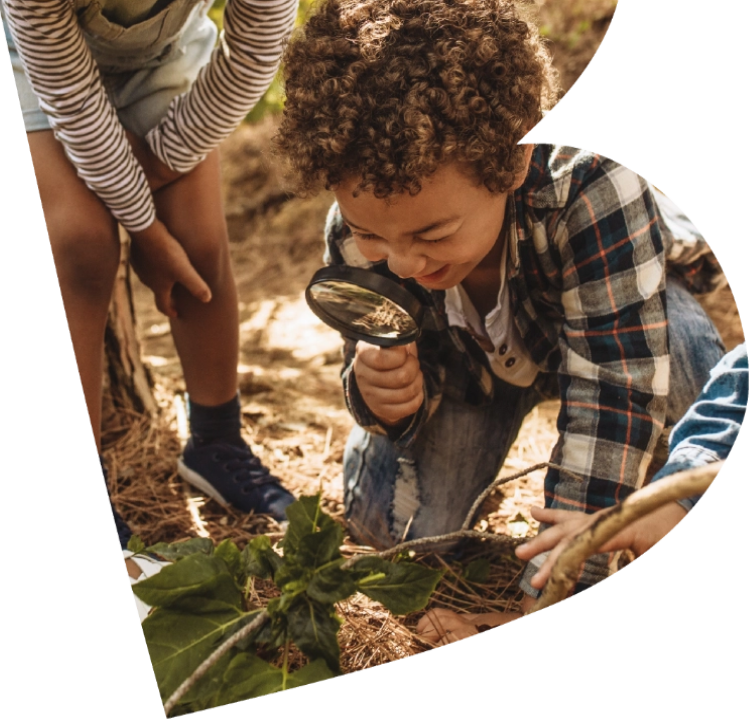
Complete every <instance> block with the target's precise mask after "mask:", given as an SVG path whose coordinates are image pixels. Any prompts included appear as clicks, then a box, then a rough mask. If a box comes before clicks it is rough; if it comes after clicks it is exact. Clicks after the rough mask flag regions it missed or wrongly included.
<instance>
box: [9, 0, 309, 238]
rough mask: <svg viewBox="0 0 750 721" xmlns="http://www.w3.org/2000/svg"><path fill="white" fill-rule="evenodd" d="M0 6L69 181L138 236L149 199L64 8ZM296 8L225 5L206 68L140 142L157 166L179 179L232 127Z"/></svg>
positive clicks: (261, 0)
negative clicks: (81, 185) (78, 181)
mask: <svg viewBox="0 0 750 721" xmlns="http://www.w3.org/2000/svg"><path fill="white" fill-rule="evenodd" d="M2 3H3V9H4V12H5V17H6V20H7V22H8V26H9V29H10V31H11V34H12V36H13V39H14V42H15V45H16V49H17V51H18V54H19V56H20V58H21V61H22V63H23V66H24V69H25V71H26V75H27V77H28V80H29V83H30V84H31V87H32V88H33V90H34V92H35V94H36V95H37V97H38V99H39V105H40V107H41V108H42V110H43V111H44V112H45V114H46V115H47V116H48V118H49V120H50V125H51V126H52V129H53V131H54V132H55V137H56V138H57V139H58V140H59V141H60V142H61V143H62V144H63V146H64V148H65V151H66V153H67V155H68V157H69V158H70V160H71V162H72V163H73V165H74V166H75V168H76V170H77V172H78V174H79V176H80V177H81V178H82V179H83V181H84V182H85V183H86V185H87V186H88V187H89V188H90V189H91V190H92V191H93V192H95V193H96V194H97V196H98V197H99V198H101V200H102V201H103V202H104V203H105V204H106V205H107V207H108V208H109V209H110V211H111V212H112V215H113V216H114V217H115V218H116V219H117V220H118V221H119V222H120V223H121V224H122V225H123V226H124V227H125V228H126V229H127V230H129V231H132V232H137V231H140V230H144V229H145V228H147V227H148V226H149V225H151V223H153V221H154V219H155V217H156V211H155V208H154V203H153V199H152V196H151V192H150V190H149V187H148V183H147V181H146V177H145V174H144V172H143V169H142V168H141V166H140V165H139V163H138V162H137V160H136V159H135V156H134V155H133V153H132V151H131V149H130V145H129V143H128V141H127V138H126V136H125V131H124V129H123V127H122V125H121V123H120V121H119V120H118V117H117V112H116V110H115V109H114V107H113V106H112V104H111V103H110V101H109V99H108V97H107V93H106V90H105V88H104V85H103V83H102V78H101V75H100V73H99V69H98V67H97V65H96V62H95V61H94V58H93V56H92V54H91V52H90V50H89V48H88V46H87V44H86V40H85V38H84V34H83V32H82V30H81V28H80V26H79V23H78V19H77V16H76V14H75V12H74V8H73V3H72V2H71V0H2ZM296 8H297V0H228V3H227V8H226V11H225V16H224V31H223V34H222V38H221V42H220V43H219V45H218V46H217V47H216V48H215V49H214V51H213V54H212V56H211V60H210V62H209V63H208V64H207V65H206V66H204V67H203V68H202V69H201V71H200V74H199V75H198V78H197V79H196V81H195V83H193V85H192V87H191V88H190V90H189V91H188V92H186V93H184V94H182V95H179V96H177V97H176V98H175V99H174V100H173V101H172V103H171V105H170V106H169V109H168V112H167V114H166V116H165V117H164V118H163V119H162V120H161V122H159V124H158V125H157V126H156V127H154V128H153V129H152V130H151V131H150V132H149V133H148V135H147V136H146V139H147V141H148V143H149V146H150V147H151V149H152V151H153V152H154V153H155V155H156V156H157V157H158V158H159V159H160V160H161V161H162V162H164V163H165V164H166V165H167V166H169V167H170V168H171V169H172V170H175V171H177V172H180V173H187V172H188V171H190V170H191V169H192V168H194V167H195V166H196V165H197V164H198V163H200V162H201V161H202V160H203V159H204V158H205V157H206V155H208V153H209V152H211V151H212V150H213V149H214V148H216V146H217V145H218V144H219V143H220V142H221V141H222V140H223V139H224V138H225V137H227V136H228V135H229V134H230V133H231V132H232V130H234V128H236V127H237V125H238V124H239V123H240V122H241V120H242V119H243V118H244V117H245V115H246V114H247V113H248V112H249V111H250V109H251V108H252V107H253V106H254V105H255V103H256V102H257V101H258V100H259V99H260V97H261V96H262V95H263V93H264V92H265V90H266V88H267V87H268V86H269V84H270V83H271V80H272V79H273V76H274V74H275V73H276V70H277V68H278V64H279V60H280V57H281V52H282V47H283V43H284V41H285V39H286V38H287V36H288V35H289V33H290V32H291V30H292V28H293V26H294V19H295V15H296Z"/></svg>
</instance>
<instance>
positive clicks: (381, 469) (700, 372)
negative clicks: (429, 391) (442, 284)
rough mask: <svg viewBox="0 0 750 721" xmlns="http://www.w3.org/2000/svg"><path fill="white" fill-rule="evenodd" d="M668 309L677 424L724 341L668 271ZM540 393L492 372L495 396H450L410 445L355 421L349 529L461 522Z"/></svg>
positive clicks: (347, 494) (347, 492)
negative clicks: (477, 399) (478, 400)
mask: <svg viewBox="0 0 750 721" xmlns="http://www.w3.org/2000/svg"><path fill="white" fill-rule="evenodd" d="M667 315H668V318H669V344H670V356H671V362H670V394H669V400H668V410H667V426H672V425H674V424H675V423H676V422H677V421H678V420H679V419H680V418H681V417H682V416H683V415H684V414H685V413H686V412H687V410H688V408H689V407H690V405H691V404H692V403H693V401H694V400H695V399H696V398H697V396H698V394H699V393H700V391H701V389H702V388H703V386H704V384H705V383H706V381H707V380H708V377H709V373H710V371H711V369H712V368H713V367H714V366H715V365H716V364H717V363H718V361H719V360H720V359H721V357H722V356H723V355H724V345H723V343H722V341H721V338H720V336H719V334H718V332H717V330H716V328H715V327H714V325H713V323H712V322H711V320H710V319H709V318H708V316H707V315H706V314H705V312H704V311H703V309H702V308H701V306H700V305H699V304H698V302H697V301H696V300H695V298H693V296H692V295H691V294H690V293H689V291H688V290H686V288H685V287H684V286H683V285H682V283H681V282H680V281H678V280H676V279H673V278H671V277H668V278H667ZM541 400H543V397H542V395H541V393H540V392H539V390H538V389H537V388H536V387H535V386H534V385H532V386H531V387H529V388H519V387H516V386H512V385H509V384H508V383H505V382H504V381H502V380H500V379H499V378H495V395H494V398H493V400H492V402H491V403H490V404H489V405H485V406H471V405H468V404H466V403H462V402H458V401H454V400H451V399H448V398H443V400H442V401H441V403H440V407H439V408H438V410H437V411H436V412H435V415H434V416H433V417H432V418H431V419H430V421H429V422H428V424H427V425H426V426H425V427H424V429H423V430H422V432H421V434H420V436H419V437H418V438H417V440H416V442H415V443H414V445H413V446H412V447H411V448H409V449H408V450H404V449H397V448H396V447H395V445H394V444H393V443H392V442H391V441H390V440H389V439H388V438H387V437H385V436H380V435H373V434H370V433H367V432H365V431H364V430H362V429H361V428H360V427H358V426H355V428H354V429H353V430H352V432H351V434H350V436H349V440H348V442H347V445H346V450H345V452H344V503H345V508H346V520H347V523H348V525H349V529H350V532H351V534H352V535H353V536H354V537H355V538H356V539H357V540H358V541H360V542H361V543H366V544H368V545H371V546H374V547H376V548H388V547H390V546H392V545H394V544H395V543H398V542H400V541H401V540H402V538H404V534H405V532H406V531H407V526H408V532H407V533H406V536H405V537H406V538H407V539H409V538H423V537H426V536H435V535H440V534H444V533H449V532H451V531H456V530H458V529H459V528H460V527H461V524H462V523H463V520H464V518H465V517H466V514H467V513H468V512H469V509H470V508H471V505H472V503H473V502H474V500H475V499H476V497H477V496H478V495H479V494H480V493H481V492H482V491H483V490H484V489H485V488H486V487H487V486H488V485H489V484H490V483H492V481H493V480H494V479H495V478H496V477H497V474H498V472H499V471H500V469H501V468H502V465H503V463H504V461H505V457H506V456H507V455H508V451H509V450H510V448H511V446H512V445H513V442H514V441H515V439H516V436H517V435H518V431H519V429H520V427H521V424H522V423H523V420H524V418H525V416H526V414H527V413H529V411H531V410H532V409H533V408H534V406H535V405H537V403H539V402H540V401H541ZM410 519H411V523H409V521H410Z"/></svg>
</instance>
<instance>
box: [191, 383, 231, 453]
mask: <svg viewBox="0 0 750 721" xmlns="http://www.w3.org/2000/svg"><path fill="white" fill-rule="evenodd" d="M188 417H189V418H190V432H191V433H192V435H193V438H195V439H196V440H197V441H199V442H202V443H210V442H212V441H217V440H222V441H227V442H229V443H235V444H236V443H242V436H241V435H240V428H241V427H242V421H241V420H240V394H239V393H238V394H237V395H236V396H235V397H234V398H232V400H230V401H227V402H226V403H222V404H221V405H219V406H202V405H201V404H200V403H196V402H195V401H193V400H191V399H190V398H189V397H188Z"/></svg>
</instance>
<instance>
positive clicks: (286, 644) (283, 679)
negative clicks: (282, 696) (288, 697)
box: [281, 636, 289, 691]
mask: <svg viewBox="0 0 750 721" xmlns="http://www.w3.org/2000/svg"><path fill="white" fill-rule="evenodd" d="M288 667H289V636H285V637H284V662H283V663H282V665H281V690H282V691H286V679H287V677H288V676H289V668H288Z"/></svg>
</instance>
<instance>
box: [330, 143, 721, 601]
mask: <svg viewBox="0 0 750 721" xmlns="http://www.w3.org/2000/svg"><path fill="white" fill-rule="evenodd" d="M657 195H659V205H658V206H657V203H656V202H655V199H656V197H657ZM508 212H509V213H510V223H509V228H510V230H509V243H510V262H509V263H508V269H507V273H508V275H507V282H508V284H509V288H510V299H511V308H512V313H513V317H514V319H515V322H516V325H517V327H518V329H519V331H520V334H521V336H522V338H523V341H524V343H525V344H526V347H527V349H528V350H529V352H530V354H531V356H532V358H533V360H534V362H535V363H536V364H537V365H538V366H539V367H540V368H541V369H542V371H543V373H542V374H540V376H539V378H538V379H537V386H538V387H539V388H540V390H542V392H543V393H545V394H546V395H548V396H551V395H552V394H551V393H550V390H551V389H554V390H552V393H555V394H559V399H560V401H561V409H560V413H559V416H558V420H557V429H558V431H559V434H560V435H559V438H558V441H557V443H556V445H555V447H554V449H553V450H552V454H551V458H550V461H551V462H552V463H555V464H557V465H559V466H560V467H561V468H564V469H566V470H567V471H570V473H571V474H575V477H574V476H571V475H568V474H561V473H560V472H559V471H558V470H554V469H550V470H549V471H548V473H547V475H546V478H545V485H544V488H545V505H546V506H547V507H551V508H562V509H568V510H575V511H585V512H587V513H593V512H595V511H597V510H599V509H601V508H605V507H608V506H611V505H614V504H615V503H617V502H618V501H620V500H623V499H624V498H625V497H626V496H627V495H628V494H629V493H631V492H632V491H633V490H635V489H636V488H638V487H639V486H640V485H641V484H642V483H643V479H644V477H645V474H646V470H647V468H648V465H649V462H650V460H651V457H652V452H653V449H654V447H655V444H656V441H657V439H658V437H659V435H660V434H661V431H662V429H663V428H664V422H665V415H666V408H667V394H668V390H669V348H668V339H667V317H666V291H665V288H666V270H667V260H668V259H670V260H671V259H674V260H675V261H677V264H676V265H675V266H674V268H670V270H672V271H677V272H680V274H681V275H682V277H683V278H684V279H685V281H686V282H687V283H688V285H689V287H691V288H692V289H693V290H696V291H698V290H707V289H709V288H710V287H711V286H713V285H715V284H716V278H717V272H716V270H717V268H718V266H717V265H716V262H715V260H714V259H713V256H712V255H711V253H710V250H709V249H708V247H707V246H706V244H705V241H704V240H703V239H702V238H701V237H700V236H699V234H698V233H697V231H695V233H694V235H693V236H692V237H691V234H690V233H689V232H688V233H686V232H684V228H685V227H686V226H685V223H688V224H689V221H687V219H685V218H684V216H682V215H681V213H680V211H679V210H678V209H676V208H675V207H674V206H673V205H672V204H671V203H669V201H668V200H666V199H665V198H664V196H660V194H658V191H655V190H654V189H653V188H652V187H651V186H649V185H648V184H647V183H646V182H645V181H644V180H643V179H642V178H640V177H639V176H638V175H636V174H635V173H633V172H631V171H629V170H628V169H626V168H624V167H622V166H621V165H619V164H617V163H615V162H614V161H611V160H609V159H607V158H604V157H601V156H599V155H595V154H592V153H589V152H586V151H581V150H578V149H575V148H565V147H556V146H550V145H539V146H537V147H536V148H535V149H534V152H533V155H532V160H531V166H530V169H529V173H528V176H527V178H526V181H525V183H524V184H523V186H522V187H521V188H519V189H518V190H517V191H515V193H514V194H513V195H512V197H509V202H508ZM688 227H690V228H692V226H688ZM692 230H694V228H693V229H692ZM325 236H326V246H327V250H326V255H325V261H326V263H328V264H348V265H352V266H356V267H363V268H370V269H372V270H374V271H376V272H379V273H381V274H383V275H385V276H387V277H390V278H391V279H394V280H397V281H399V279H398V278H396V277H395V276H394V275H393V274H391V273H390V272H389V271H388V270H387V268H386V264H385V263H379V264H376V265H373V264H371V263H369V262H368V261H367V260H366V259H365V258H364V257H363V256H362V255H361V254H360V253H359V251H358V250H357V248H356V244H355V242H354V240H353V238H352V237H351V235H350V233H349V231H348V229H347V228H346V226H345V225H344V223H343V221H342V219H341V215H340V213H339V212H338V208H337V206H336V205H334V206H333V207H332V208H331V212H330V213H329V217H328V221H327V224H326V232H325ZM400 282H401V283H402V284H403V285H405V286H406V287H408V288H409V290H411V291H412V292H413V293H414V294H415V295H417V297H419V298H420V300H421V301H422V302H423V304H424V305H425V311H426V312H425V321H424V325H423V331H422V334H421V336H420V338H419V340H418V349H419V359H420V364H421V367H422V371H423V375H424V383H425V389H424V390H425V401H424V403H423V405H422V407H421V408H420V409H419V411H418V412H417V413H416V414H415V416H414V418H413V419H412V421H411V423H410V425H409V427H408V428H406V429H405V430H403V431H402V432H400V433H399V434H398V435H395V434H393V433H391V440H392V441H394V443H396V444H397V445H400V446H402V447H408V446H409V445H410V444H411V443H412V442H413V441H414V439H415V437H416V435H417V434H418V433H419V430H420V428H421V427H422V426H423V425H424V423H425V422H426V421H427V420H428V419H429V418H430V416H431V415H432V414H433V413H434V411H435V409H436V408H437V406H438V405H439V403H440V400H441V398H442V397H443V396H450V397H452V398H455V399H458V400H463V401H465V402H467V403H471V404H476V405H479V404H482V403H483V402H486V401H487V400H488V399H489V398H491V396H492V393H493V383H492V376H491V371H490V370H489V364H488V362H487V357H486V355H485V353H484V351H482V350H481V349H480V348H479V346H478V345H477V344H476V342H475V341H474V340H473V339H472V338H471V336H469V335H468V334H467V333H466V332H465V331H463V330H462V329H459V328H455V327H451V326H448V323H447V318H446V315H445V293H444V292H442V291H429V290H426V289H424V288H422V287H420V286H419V285H418V284H416V283H415V282H414V281H411V280H407V281H400ZM355 345H356V344H355V343H354V342H352V341H348V340H345V348H344V356H345V361H344V369H343V372H342V380H343V384H344V392H345V397H346V403H347V406H348V408H349V411H350V412H351V414H352V416H353V417H354V419H355V421H356V422H357V423H358V424H359V425H360V426H361V427H362V428H364V429H365V430H367V431H369V432H372V433H379V434H384V433H386V432H387V431H386V430H385V429H384V428H383V427H382V426H381V425H380V424H379V422H378V421H377V419H376V418H375V417H374V416H373V415H372V413H371V412H370V410H369V409H368V408H367V406H366V405H365V403H364V402H363V400H362V398H361V396H360V394H359V391H358V389H357V385H356V379H355V377H354V374H353V373H352V362H353V358H354V349H355ZM540 562H541V558H539V559H535V561H532V562H531V564H530V565H529V568H527V571H526V573H525V574H524V581H522V587H523V588H524V590H526V591H527V592H529V593H533V592H534V591H533V589H532V588H531V586H529V585H528V579H529V578H530V577H531V575H533V573H534V572H535V570H536V568H537V567H538V565H539V564H540ZM608 565H609V564H608V557H607V556H606V555H604V556H595V557H594V558H592V559H591V560H590V561H589V563H587V565H586V568H585V569H584V572H583V574H582V576H581V578H580V581H579V587H580V588H582V587H585V586H588V585H591V584H592V583H594V582H596V581H597V580H599V579H600V578H602V577H604V576H606V575H607V573H608Z"/></svg>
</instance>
